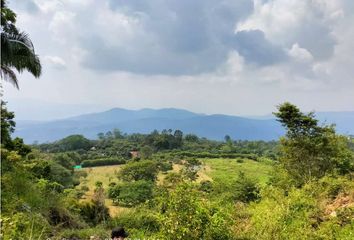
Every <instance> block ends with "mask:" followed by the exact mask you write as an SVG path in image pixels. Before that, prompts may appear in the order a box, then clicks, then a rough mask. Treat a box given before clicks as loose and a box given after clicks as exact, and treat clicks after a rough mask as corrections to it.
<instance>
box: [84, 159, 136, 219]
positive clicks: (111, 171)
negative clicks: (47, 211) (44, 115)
mask: <svg viewBox="0 0 354 240" xmlns="http://www.w3.org/2000/svg"><path fill="white" fill-rule="evenodd" d="M121 167H122V165H113V166H102V167H90V168H83V169H80V170H79V171H85V172H87V177H86V178H82V179H81V180H80V181H81V183H80V185H79V186H78V188H81V187H82V186H87V187H88V188H89V190H88V191H87V192H86V193H85V195H84V196H83V197H82V201H89V200H91V199H92V196H93V191H94V189H95V183H96V182H98V181H100V182H102V184H103V188H104V189H108V185H109V183H110V182H117V181H118V179H117V174H118V172H119V170H120V168H121ZM105 203H106V206H107V207H108V208H109V213H110V215H111V216H116V215H117V214H119V213H120V212H122V211H129V208H125V207H120V206H115V205H113V202H112V200H111V199H108V198H107V199H106V201H105Z"/></svg>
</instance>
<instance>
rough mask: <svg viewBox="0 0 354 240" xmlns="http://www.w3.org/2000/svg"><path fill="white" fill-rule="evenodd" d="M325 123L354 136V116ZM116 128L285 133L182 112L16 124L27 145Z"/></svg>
mask: <svg viewBox="0 0 354 240" xmlns="http://www.w3.org/2000/svg"><path fill="white" fill-rule="evenodd" d="M316 117H317V118H318V119H319V120H320V122H322V123H326V124H332V123H334V124H336V129H337V131H338V132H339V133H342V134H348V135H349V134H354V111H353V112H318V113H316ZM114 128H118V129H120V130H121V131H122V132H124V133H150V132H152V131H153V130H155V129H156V130H159V131H161V130H163V129H173V130H176V129H179V130H181V131H183V132H184V133H185V134H187V133H193V134H196V135H198V136H199V137H205V138H208V139H213V140H222V139H223V138H224V136H225V135H230V136H231V138H232V139H235V140H236V139H241V140H276V139H278V138H279V137H280V136H282V135H283V134H284V132H285V131H284V129H283V127H282V126H281V125H280V123H279V122H277V121H276V120H275V119H274V118H273V116H267V117H259V118H255V117H252V118H251V117H238V116H230V115H222V114H213V115H206V114H199V113H194V112H190V111H187V110H182V109H175V108H165V109H157V110H156V109H141V110H127V109H122V108H113V109H111V110H108V111H104V112H98V113H91V114H84V115H79V116H75V117H70V118H65V119H59V120H53V121H17V127H16V131H15V133H14V135H15V136H19V137H22V138H23V139H24V140H25V142H26V143H33V142H34V141H37V142H39V143H43V142H52V141H56V140H59V139H61V138H64V137H66V136H68V135H71V134H82V135H84V136H85V137H87V138H91V139H95V138H97V134H98V133H100V132H107V131H110V130H113V129H114Z"/></svg>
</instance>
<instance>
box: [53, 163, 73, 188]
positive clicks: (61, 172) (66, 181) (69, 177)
mask: <svg viewBox="0 0 354 240" xmlns="http://www.w3.org/2000/svg"><path fill="white" fill-rule="evenodd" d="M50 180H51V181H53V182H57V183H59V184H61V185H63V186H65V187H72V186H73V185H74V179H73V174H72V171H70V170H68V169H66V168H65V167H63V166H61V165H60V164H58V163H55V162H53V163H51V165H50Z"/></svg>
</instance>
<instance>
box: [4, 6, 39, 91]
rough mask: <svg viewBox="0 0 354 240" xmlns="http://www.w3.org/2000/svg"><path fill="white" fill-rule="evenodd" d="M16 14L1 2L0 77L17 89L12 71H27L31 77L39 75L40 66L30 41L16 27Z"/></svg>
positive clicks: (15, 78)
mask: <svg viewBox="0 0 354 240" xmlns="http://www.w3.org/2000/svg"><path fill="white" fill-rule="evenodd" d="M15 23H16V14H15V13H14V12H13V11H12V10H11V9H9V8H8V7H7V5H6V2H5V0H1V71H0V75H1V77H2V78H3V79H4V80H6V81H9V82H11V83H12V84H14V86H15V87H16V88H18V80H17V77H16V74H15V73H14V71H13V69H16V70H17V71H18V72H19V73H21V72H23V71H24V70H26V71H29V72H30V73H31V74H32V75H33V76H35V77H39V76H40V75H41V70H42V66H41V63H40V60H39V58H38V56H37V55H36V53H35V51H34V47H33V44H32V41H31V39H30V38H29V37H28V35H27V34H26V33H24V32H20V31H19V30H18V29H17V28H16V26H15Z"/></svg>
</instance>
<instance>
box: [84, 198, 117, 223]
mask: <svg viewBox="0 0 354 240" xmlns="http://www.w3.org/2000/svg"><path fill="white" fill-rule="evenodd" d="M79 209H80V210H79V211H80V215H81V216H82V218H83V219H84V220H85V222H87V223H89V224H90V225H94V226H95V225H97V224H99V223H101V222H102V221H106V220H108V219H109V218H110V216H109V211H108V208H107V207H106V206H104V205H102V204H99V203H97V202H93V201H92V202H86V203H81V204H80V205H79Z"/></svg>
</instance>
